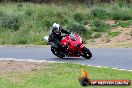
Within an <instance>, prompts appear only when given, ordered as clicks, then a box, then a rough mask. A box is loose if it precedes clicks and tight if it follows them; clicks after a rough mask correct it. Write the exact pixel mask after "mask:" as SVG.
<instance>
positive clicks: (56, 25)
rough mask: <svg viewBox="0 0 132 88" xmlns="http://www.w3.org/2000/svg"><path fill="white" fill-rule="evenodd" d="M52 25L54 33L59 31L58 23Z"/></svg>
mask: <svg viewBox="0 0 132 88" xmlns="http://www.w3.org/2000/svg"><path fill="white" fill-rule="evenodd" d="M52 27H53V32H54V33H56V34H59V33H60V25H59V24H57V23H54V24H53V26H52Z"/></svg>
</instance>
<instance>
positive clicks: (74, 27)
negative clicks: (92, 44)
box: [67, 24, 92, 40]
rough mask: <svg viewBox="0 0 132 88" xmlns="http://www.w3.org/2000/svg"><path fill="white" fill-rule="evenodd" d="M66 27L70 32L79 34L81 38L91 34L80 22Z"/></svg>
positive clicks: (88, 36)
mask: <svg viewBox="0 0 132 88" xmlns="http://www.w3.org/2000/svg"><path fill="white" fill-rule="evenodd" d="M67 29H68V30H70V31H71V32H75V33H77V34H79V35H80V36H81V37H82V38H83V40H84V39H88V38H90V37H91V34H92V32H91V31H88V30H87V29H86V28H85V26H84V25H81V24H70V25H69V26H68V27H67Z"/></svg>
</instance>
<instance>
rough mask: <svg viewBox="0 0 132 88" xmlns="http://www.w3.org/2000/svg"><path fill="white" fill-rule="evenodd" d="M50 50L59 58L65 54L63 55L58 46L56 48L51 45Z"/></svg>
mask: <svg viewBox="0 0 132 88" xmlns="http://www.w3.org/2000/svg"><path fill="white" fill-rule="evenodd" d="M51 51H52V53H53V54H54V55H55V56H57V57H59V58H63V57H65V55H64V54H63V53H62V52H60V50H59V49H58V48H56V47H53V46H51Z"/></svg>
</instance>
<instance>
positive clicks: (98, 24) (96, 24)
mask: <svg viewBox="0 0 132 88" xmlns="http://www.w3.org/2000/svg"><path fill="white" fill-rule="evenodd" d="M91 26H92V28H93V31H95V32H105V31H106V30H108V29H109V27H110V26H109V25H108V24H106V23H104V22H102V21H100V20H98V19H95V20H94V21H93V22H92V24H91Z"/></svg>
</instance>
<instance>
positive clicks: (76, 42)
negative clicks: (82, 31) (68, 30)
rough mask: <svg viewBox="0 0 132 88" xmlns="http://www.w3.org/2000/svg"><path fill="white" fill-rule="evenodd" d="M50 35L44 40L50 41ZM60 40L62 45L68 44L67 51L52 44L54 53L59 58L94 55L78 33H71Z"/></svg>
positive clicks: (89, 56) (88, 57) (87, 57)
mask: <svg viewBox="0 0 132 88" xmlns="http://www.w3.org/2000/svg"><path fill="white" fill-rule="evenodd" d="M48 37H49V36H45V37H44V40H46V41H47V42H48ZM60 42H61V44H62V46H67V49H66V50H65V51H63V50H61V49H59V48H57V47H54V46H51V51H52V53H53V54H54V55H55V56H57V57H59V58H63V57H66V56H67V57H80V56H82V57H84V58H86V59H90V58H91V57H92V53H91V52H90V50H89V49H88V48H86V47H85V46H84V44H83V41H82V38H81V37H80V36H79V35H77V34H70V35H66V36H63V38H62V39H61V41H60Z"/></svg>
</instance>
